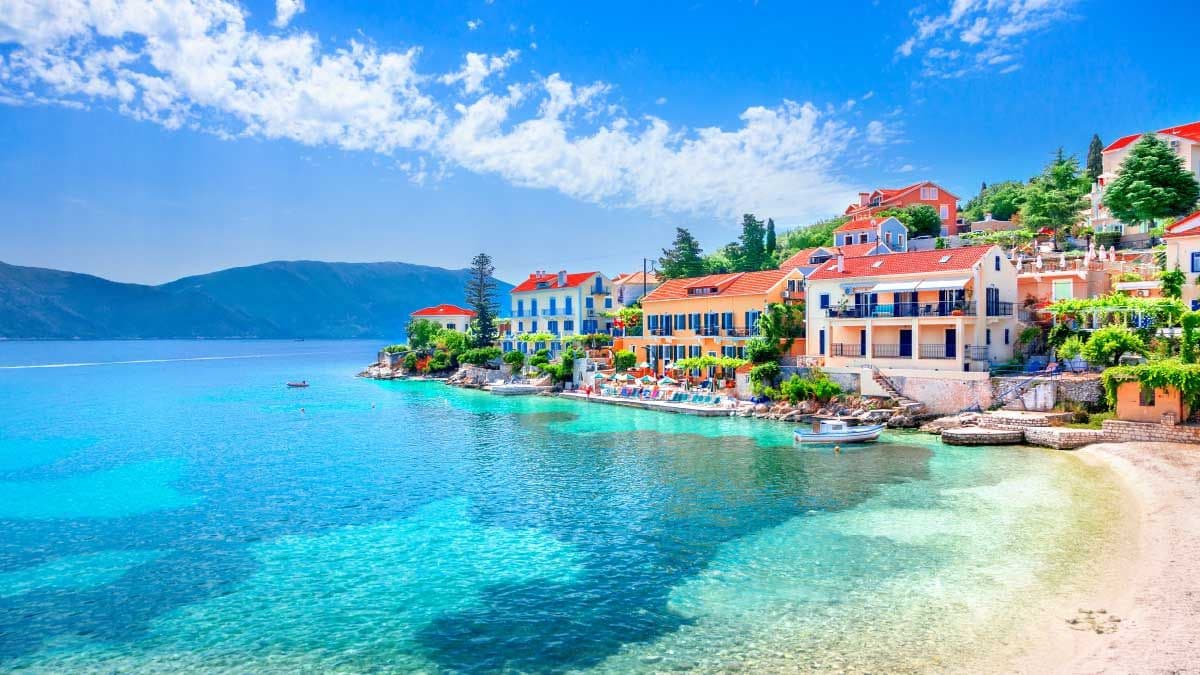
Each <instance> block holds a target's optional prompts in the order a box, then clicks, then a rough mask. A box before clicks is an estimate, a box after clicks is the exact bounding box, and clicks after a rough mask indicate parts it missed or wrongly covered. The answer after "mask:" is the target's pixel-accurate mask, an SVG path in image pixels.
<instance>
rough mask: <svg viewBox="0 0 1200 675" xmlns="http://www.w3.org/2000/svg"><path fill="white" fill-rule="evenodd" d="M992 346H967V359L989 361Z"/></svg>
mask: <svg viewBox="0 0 1200 675" xmlns="http://www.w3.org/2000/svg"><path fill="white" fill-rule="evenodd" d="M990 351H991V348H990V347H967V350H966V353H967V359H969V360H971V361H987V360H988V355H989V352H990Z"/></svg>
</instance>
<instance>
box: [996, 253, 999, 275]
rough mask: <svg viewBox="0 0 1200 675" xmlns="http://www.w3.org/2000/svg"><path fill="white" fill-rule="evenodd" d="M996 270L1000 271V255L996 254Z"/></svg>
mask: <svg viewBox="0 0 1200 675" xmlns="http://www.w3.org/2000/svg"><path fill="white" fill-rule="evenodd" d="M996 271H997V272H999V271H1000V256H996Z"/></svg>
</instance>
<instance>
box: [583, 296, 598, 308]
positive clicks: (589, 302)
mask: <svg viewBox="0 0 1200 675" xmlns="http://www.w3.org/2000/svg"><path fill="white" fill-rule="evenodd" d="M583 306H584V307H587V308H588V309H593V308H594V307H595V306H596V299H595V298H593V297H592V296H590V295H589V296H587V297H586V298H584V299H583Z"/></svg>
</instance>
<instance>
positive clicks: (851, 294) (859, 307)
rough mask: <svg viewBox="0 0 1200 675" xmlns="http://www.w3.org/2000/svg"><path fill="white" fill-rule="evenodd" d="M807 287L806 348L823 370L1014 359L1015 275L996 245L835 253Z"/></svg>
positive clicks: (967, 366) (968, 367)
mask: <svg viewBox="0 0 1200 675" xmlns="http://www.w3.org/2000/svg"><path fill="white" fill-rule="evenodd" d="M807 284H808V286H807V289H806V291H807V295H808V299H809V301H808V303H807V323H808V341H807V353H808V355H809V356H810V357H819V358H821V359H823V362H824V364H825V365H826V366H827V367H862V366H874V367H877V368H900V369H907V370H928V371H937V370H945V371H959V372H961V371H985V370H987V368H988V364H989V363H991V362H997V361H1005V360H1007V359H1009V358H1011V357H1012V353H1013V343H1014V341H1015V340H1016V337H1017V336H1016V333H1017V319H1016V313H1015V306H1016V305H1015V301H1016V293H1017V274H1016V269H1015V268H1014V267H1013V265H1012V263H1011V262H1010V261H1009V260H1008V257H1007V256H1005V255H1004V252H1003V251H1002V250H1000V248H999V247H998V246H972V247H964V248H956V249H942V250H932V251H917V252H909V253H891V254H888V255H875V256H862V257H856V258H848V257H845V256H839V257H837V258H835V259H833V260H830V261H827V262H825V263H824V264H822V265H821V266H820V267H818V268H817V269H816V270H814V271H813V272H812V273H811V274H809V275H808V279H807Z"/></svg>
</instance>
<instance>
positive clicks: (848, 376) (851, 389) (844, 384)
mask: <svg viewBox="0 0 1200 675" xmlns="http://www.w3.org/2000/svg"><path fill="white" fill-rule="evenodd" d="M825 374H826V375H828V376H829V379H831V380H833V381H834V382H837V383H838V386H840V387H841V388H842V391H844V392H845V393H847V394H857V393H859V392H860V391H862V375H860V374H859V373H857V372H853V373H847V372H831V371H828V370H827V371H825Z"/></svg>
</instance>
